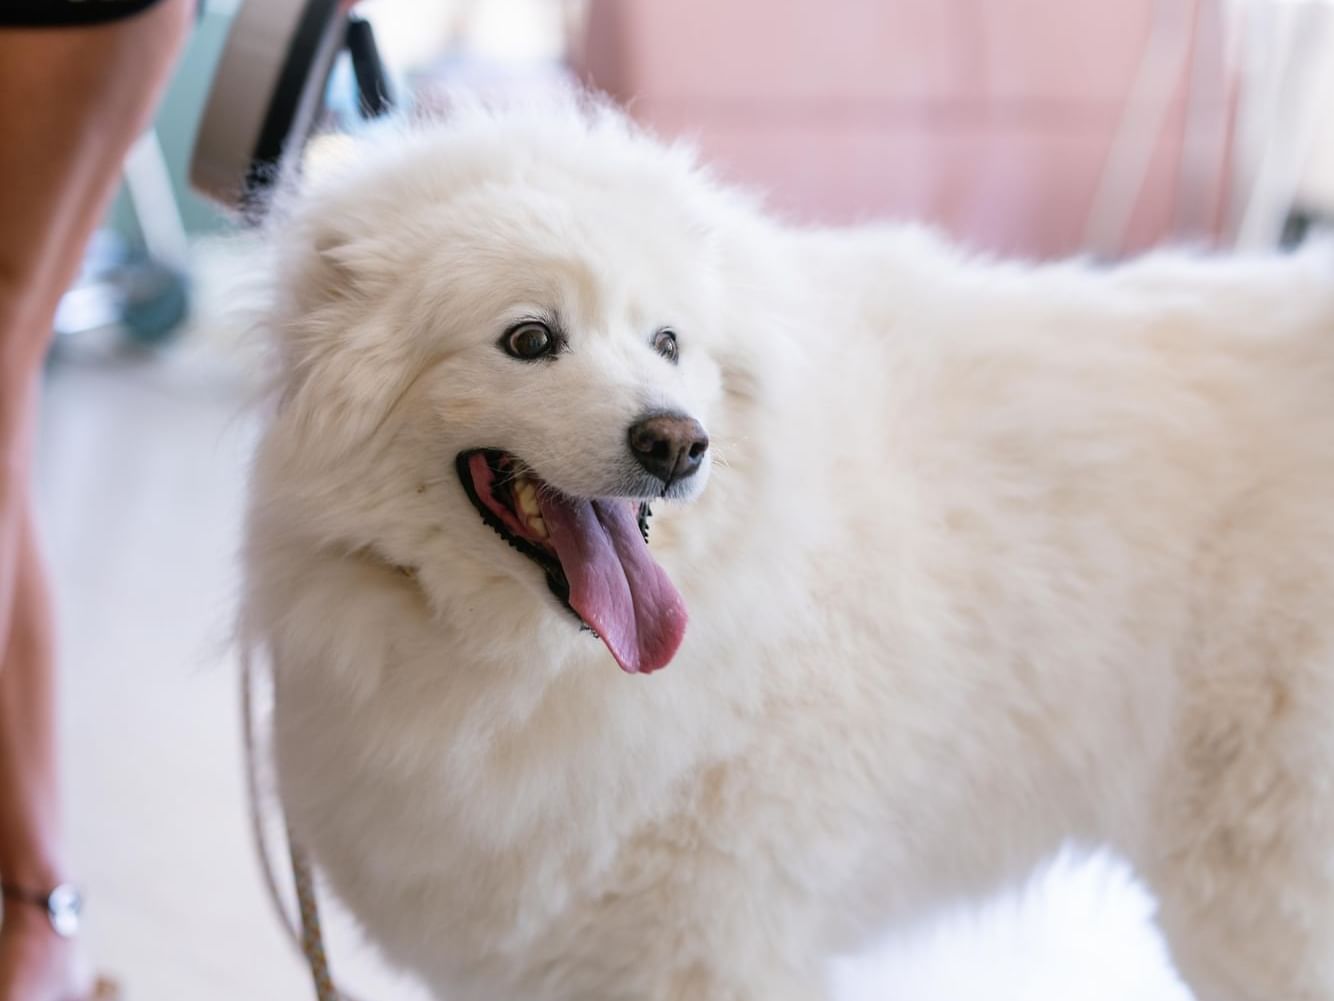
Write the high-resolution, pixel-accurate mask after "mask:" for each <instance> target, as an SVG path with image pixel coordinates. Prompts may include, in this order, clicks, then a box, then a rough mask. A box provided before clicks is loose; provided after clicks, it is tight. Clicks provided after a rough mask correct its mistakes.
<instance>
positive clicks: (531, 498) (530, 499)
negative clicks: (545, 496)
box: [514, 480, 542, 515]
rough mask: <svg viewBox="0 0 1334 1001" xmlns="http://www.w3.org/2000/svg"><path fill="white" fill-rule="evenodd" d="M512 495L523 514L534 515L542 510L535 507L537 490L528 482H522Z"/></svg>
mask: <svg viewBox="0 0 1334 1001" xmlns="http://www.w3.org/2000/svg"><path fill="white" fill-rule="evenodd" d="M514 495H515V496H516V497H517V498H518V500H519V507H520V508H521V509H522V510H523V513H524V514H526V515H534V514H537V513H539V512H540V511H541V510H542V509H541V508H539V507H538V506H537V490H536V489H535V488H534V487H533V484H532V483H531V482H530V481H528V480H524V481H523V482H522V483H520V484H519V486H518V488H517V489H516V490H515V491H514Z"/></svg>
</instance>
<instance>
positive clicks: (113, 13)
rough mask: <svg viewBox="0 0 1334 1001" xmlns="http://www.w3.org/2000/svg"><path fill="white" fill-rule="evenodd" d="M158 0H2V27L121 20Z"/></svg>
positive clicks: (33, 26) (60, 25)
mask: <svg viewBox="0 0 1334 1001" xmlns="http://www.w3.org/2000/svg"><path fill="white" fill-rule="evenodd" d="M155 3H157V0H0V26H5V27H11V28H16V27H19V26H23V27H29V28H55V27H62V26H67V25H72V24H100V23H102V22H105V21H117V20H119V19H120V18H122V17H130V16H131V15H133V14H138V13H139V12H140V11H142V10H147V9H148V8H149V7H151V6H153V4H155Z"/></svg>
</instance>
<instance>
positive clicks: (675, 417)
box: [629, 414, 709, 484]
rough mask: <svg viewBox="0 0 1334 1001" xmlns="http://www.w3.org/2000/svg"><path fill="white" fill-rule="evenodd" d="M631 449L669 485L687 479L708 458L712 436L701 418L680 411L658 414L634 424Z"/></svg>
mask: <svg viewBox="0 0 1334 1001" xmlns="http://www.w3.org/2000/svg"><path fill="white" fill-rule="evenodd" d="M629 439H630V451H631V453H632V454H633V455H634V457H635V458H636V459H638V460H639V464H640V465H641V466H643V467H644V468H645V469H647V470H648V471H649V472H650V473H652V474H653V475H654V476H656V477H658V479H660V480H662V482H663V483H665V484H671V483H675V482H676V481H677V480H683V479H685V478H686V477H687V476H689V475H690V474H691V473H693V472H695V470H697V469H699V467H700V464H701V463H702V462H703V461H704V453H705V452H707V451H708V450H709V436H708V435H707V434H705V433H704V428H702V427H701V426H700V423H699V421H697V420H695V419H694V418H692V417H685V416H682V415H680V414H654V415H652V416H651V417H645V418H644V419H643V420H641V421H639V422H638V423H636V424H633V425H631V427H630V435H629Z"/></svg>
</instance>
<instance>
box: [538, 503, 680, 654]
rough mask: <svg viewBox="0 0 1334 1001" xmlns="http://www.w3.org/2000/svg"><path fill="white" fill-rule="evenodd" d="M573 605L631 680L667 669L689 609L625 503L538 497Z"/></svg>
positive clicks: (677, 644) (678, 642)
mask: <svg viewBox="0 0 1334 1001" xmlns="http://www.w3.org/2000/svg"><path fill="white" fill-rule="evenodd" d="M538 503H539V504H540V505H541V507H542V520H543V521H545V522H546V525H547V531H548V532H549V533H550V537H551V545H552V546H553V547H554V548H555V550H556V555H557V556H559V557H560V565H561V568H562V569H563V570H564V571H565V577H566V579H567V580H568V581H569V582H570V605H571V606H572V607H573V608H574V610H575V611H576V612H578V613H579V615H580V617H581V618H582V619H583V620H584V621H585V622H587V623H588V624H589V625H590V626H592V627H593V629H594V630H596V631H597V634H598V635H599V636H601V637H602V642H603V643H605V644H607V649H608V650H610V651H611V655H612V656H613V657H615V658H616V663H618V664H620V665H621V667H622V668H624V669H625V670H626V671H629V672H630V673H631V674H638V673H643V674H648V673H649V672H650V671H656V670H657V669H658V668H660V667H665V666H666V665H667V662H668V661H670V660H671V659H672V657H673V655H675V653H676V650H677V647H679V646H680V645H681V638H682V637H683V636H684V635H685V631H686V606H685V602H684V601H682V600H681V595H680V594H678V593H677V590H676V588H675V587H673V586H672V582H671V581H670V580H669V579H668V577H667V574H666V572H664V571H663V569H662V567H660V566H658V564H657V563H655V562H654V560H653V557H652V556H651V555H649V551H648V544H647V543H645V542H644V537H643V536H642V535H640V533H639V525H638V523H637V522H636V519H635V513H634V511H633V509H632V506H631V504H630V503H629V502H627V501H588V500H574V499H571V498H569V497H553V496H547V495H546V493H545V492H543V493H541V494H539V495H538Z"/></svg>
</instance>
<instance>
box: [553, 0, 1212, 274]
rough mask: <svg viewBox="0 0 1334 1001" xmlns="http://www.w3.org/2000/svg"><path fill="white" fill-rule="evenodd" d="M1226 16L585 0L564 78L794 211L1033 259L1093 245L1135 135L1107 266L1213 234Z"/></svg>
mask: <svg viewBox="0 0 1334 1001" xmlns="http://www.w3.org/2000/svg"><path fill="white" fill-rule="evenodd" d="M1220 16H1221V15H1220V14H1219V8H1218V3H1217V0H1115V2H1108V0H840V2H838V3H827V2H819V0H726V2H717V0H673V2H671V3H663V2H661V0H592V3H591V7H590V12H589V22H588V31H587V36H586V39H585V44H584V46H583V51H582V53H581V54H580V56H579V58H578V60H577V63H578V68H579V70H580V72H581V75H582V76H583V77H584V78H585V79H586V80H587V81H589V82H591V83H593V84H594V85H596V86H598V87H600V88H602V89H605V90H607V91H608V92H610V93H611V94H613V95H614V96H616V97H618V98H620V99H622V100H624V101H625V102H626V103H627V104H628V105H629V107H630V109H631V111H632V113H633V114H634V115H635V116H636V117H637V118H639V119H640V120H642V121H644V122H645V123H647V124H649V125H650V126H652V127H653V128H655V129H656V130H657V131H659V132H661V133H666V134H669V135H687V136H690V137H692V138H694V139H695V140H696V141H697V143H698V145H699V147H700V148H701V151H702V153H703V155H704V156H705V158H706V159H707V160H708V161H709V162H711V163H713V164H715V165H716V166H717V167H719V168H720V169H721V170H722V171H723V173H724V174H725V175H726V176H728V177H730V178H733V179H736V180H739V181H743V182H745V183H747V184H749V185H752V186H758V187H759V188H761V189H763V190H766V191H768V192H769V195H770V203H771V204H772V205H773V206H774V207H775V208H777V209H778V210H780V211H781V212H783V213H785V214H787V215H788V216H790V217H793V218H795V219H798V220H804V221H813V222H849V221H856V220H865V219H876V218H911V219H922V220H928V221H931V222H933V223H936V224H939V225H941V226H943V227H944V228H946V229H947V230H949V231H950V232H952V233H954V234H955V235H956V236H958V237H960V238H962V239H964V240H965V241H967V242H969V243H971V244H973V245H975V246H979V247H983V248H989V249H995V250H1001V251H1006V252H1011V253H1021V254H1026V255H1031V256H1050V255H1057V254H1066V253H1070V252H1074V251H1078V250H1081V249H1088V246H1089V242H1090V241H1089V233H1088V230H1089V227H1090V215H1091V213H1092V212H1093V210H1094V204H1095V197H1099V196H1097V192H1098V190H1099V185H1100V183H1105V182H1103V181H1102V178H1103V173H1104V166H1105V165H1106V164H1107V163H1108V159H1109V153H1110V152H1111V151H1112V149H1113V142H1114V137H1115V136H1116V135H1117V133H1118V129H1119V128H1121V126H1122V123H1123V121H1127V122H1128V124H1129V125H1130V133H1129V135H1128V136H1127V137H1126V138H1127V139H1128V140H1129V141H1128V144H1127V145H1126V146H1121V147H1117V149H1118V153H1117V158H1116V163H1117V164H1119V167H1118V171H1117V173H1116V174H1115V175H1114V179H1128V187H1127V188H1126V190H1125V191H1119V190H1118V189H1117V188H1116V187H1115V185H1112V186H1111V187H1110V188H1109V189H1108V190H1104V191H1103V194H1102V196H1101V198H1102V201H1101V202H1099V204H1100V205H1101V214H1102V215H1101V218H1102V228H1103V230H1104V231H1109V232H1110V234H1111V235H1110V236H1106V235H1104V236H1103V237H1101V238H1100V240H1099V241H1096V242H1101V243H1102V244H1103V246H1100V247H1098V248H1097V249H1100V250H1102V251H1104V252H1108V253H1118V252H1123V251H1128V250H1133V249H1137V248H1141V247H1144V246H1147V245H1149V244H1152V243H1156V242H1160V241H1162V240H1164V239H1168V238H1173V237H1179V236H1182V235H1187V236H1191V237H1200V236H1206V237H1207V236H1208V235H1210V234H1213V233H1215V232H1216V231H1217V227H1218V223H1219V214H1220V211H1221V201H1222V189H1223V185H1224V180H1225V173H1226V159H1227V158H1226V153H1225V150H1226V148H1227V127H1228V126H1227V121H1228V107H1227V93H1226V91H1227V88H1226V86H1225V80H1224V77H1223V73H1224V70H1223V59H1222V41H1221V34H1222V33H1221V30H1217V29H1218V19H1219V17H1220ZM1155 75H1156V77H1157V80H1156V83H1155V79H1154V78H1155ZM1188 82H1189V86H1188ZM1136 87H1139V88H1140V89H1141V90H1140V92H1139V93H1138V94H1136V92H1135V88H1136ZM1155 87H1156V89H1155ZM1188 107H1189V109H1190V111H1191V114H1190V115H1189V116H1188V115H1187V109H1188ZM1128 109H1129V113H1130V114H1131V115H1133V116H1139V117H1142V118H1144V119H1145V120H1146V121H1145V122H1144V123H1143V124H1141V125H1139V126H1135V125H1134V122H1135V118H1134V117H1131V118H1129V119H1124V118H1123V115H1124V114H1126V113H1127V111H1128ZM1202 123H1203V125H1205V126H1207V127H1205V128H1202V127H1201V125H1202ZM1136 128H1138V132H1136V131H1135V129H1136ZM1141 168H1142V169H1141ZM1108 227H1110V230H1108ZM1093 235H1094V236H1096V235H1097V234H1093ZM1108 244H1110V245H1108Z"/></svg>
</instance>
